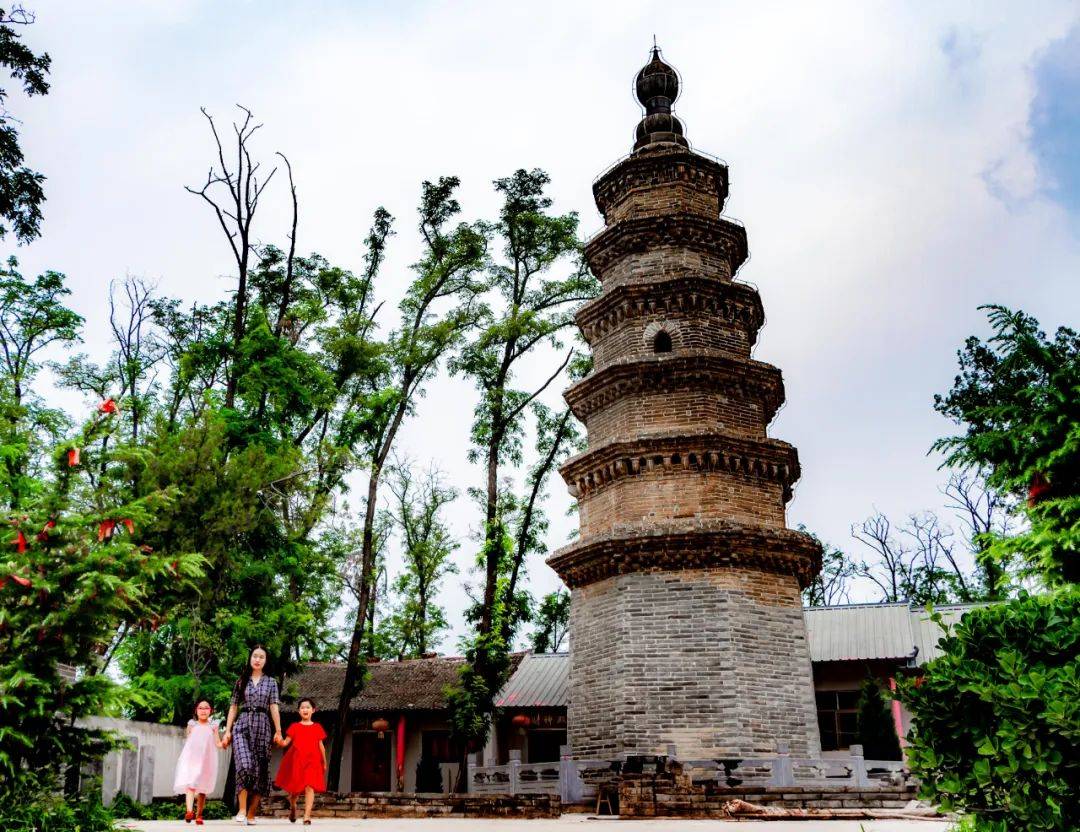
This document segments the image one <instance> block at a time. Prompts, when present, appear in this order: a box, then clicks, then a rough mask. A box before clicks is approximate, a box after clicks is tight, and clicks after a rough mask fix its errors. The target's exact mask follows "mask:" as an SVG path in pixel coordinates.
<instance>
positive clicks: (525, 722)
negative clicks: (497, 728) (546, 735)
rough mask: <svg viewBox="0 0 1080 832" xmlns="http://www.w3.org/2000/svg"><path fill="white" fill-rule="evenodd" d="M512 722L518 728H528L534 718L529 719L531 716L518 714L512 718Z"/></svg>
mask: <svg viewBox="0 0 1080 832" xmlns="http://www.w3.org/2000/svg"><path fill="white" fill-rule="evenodd" d="M510 722H512V723H513V724H514V725H516V726H517V727H518V728H528V727H529V725H530V724H531V723H532V720H531V719H529V717H527V716H526V715H525V714H518V715H517V716H515V717H514V718H513V719H511V720H510Z"/></svg>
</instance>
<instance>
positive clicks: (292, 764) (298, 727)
mask: <svg viewBox="0 0 1080 832" xmlns="http://www.w3.org/2000/svg"><path fill="white" fill-rule="evenodd" d="M285 735H286V736H288V737H291V738H292V742H291V743H290V744H289V747H288V748H287V749H285V756H284V757H283V758H282V760H281V767H280V768H278V773H277V777H276V778H274V785H275V786H277V787H278V788H279V789H282V790H284V791H286V792H288V793H289V794H300V793H301V792H302V791H304V789H306V788H307V787H308V786H310V787H311V788H313V789H314V790H315V791H317V792H325V791H326V771H325V770H324V769H323V755H322V752H321V751H320V750H319V742H321V741H322V740H325V739H326V731H324V730H323V727H322V726H321V725H320V724H319V723H317V722H312V723H311V724H310V725H304V723H302V722H294V723H293V724H292V725H290V726H289V730H288V731H286V732H285Z"/></svg>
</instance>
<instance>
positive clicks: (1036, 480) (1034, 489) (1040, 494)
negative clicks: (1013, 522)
mask: <svg viewBox="0 0 1080 832" xmlns="http://www.w3.org/2000/svg"><path fill="white" fill-rule="evenodd" d="M1049 493H1050V481H1049V480H1048V479H1047V478H1046V477H1044V476H1043V475H1042V474H1041V473H1039V472H1036V473H1035V476H1033V477H1032V478H1031V484H1030V485H1029V486H1028V498H1027V504H1028V506H1034V505H1035V504H1036V503H1038V502H1040V501H1041V500H1043V499H1045V498H1046V495H1047V494H1049Z"/></svg>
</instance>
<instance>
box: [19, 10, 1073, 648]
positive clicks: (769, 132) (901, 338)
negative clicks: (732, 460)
mask: <svg viewBox="0 0 1080 832" xmlns="http://www.w3.org/2000/svg"><path fill="white" fill-rule="evenodd" d="M26 5H27V6H28V7H29V8H31V9H32V10H34V11H36V13H37V22H36V24H35V25H34V26H33V27H31V28H29V29H27V30H25V32H24V37H25V39H26V41H27V43H28V44H30V45H31V46H32V47H33V48H35V49H36V50H42V49H44V50H46V51H48V52H49V54H50V55H51V56H52V58H53V70H52V74H51V81H52V85H53V87H52V92H51V93H50V94H49V95H48V96H47V97H44V98H37V99H32V100H29V101H28V100H26V99H24V98H22V97H20V96H18V95H13V96H12V98H11V100H10V101H9V107H10V108H11V109H12V111H13V112H14V114H15V115H16V116H18V117H19V118H20V119H21V120H22V121H23V125H22V135H23V142H24V149H25V151H26V155H27V158H28V163H29V164H30V165H31V166H32V167H34V168H35V169H37V170H40V171H42V172H43V173H45V174H46V175H47V176H48V181H47V182H46V193H47V197H48V202H47V203H46V205H45V207H44V210H45V224H44V229H43V235H42V238H41V239H40V240H39V241H37V242H34V243H33V244H31V245H30V246H26V247H19V248H16V247H15V245H14V242H13V240H11V239H10V238H9V239H8V240H5V241H4V242H3V244H0V245H2V247H3V248H6V249H7V251H5V252H4V255H5V256H7V255H8V254H10V253H14V254H16V256H17V257H18V258H19V260H20V263H21V265H22V271H23V273H24V274H30V275H32V274H37V273H38V272H40V271H42V270H44V269H55V270H58V271H61V272H64V273H65V274H66V275H67V276H68V280H69V283H70V286H71V287H72V289H73V290H74V294H73V298H72V304H73V306H74V307H75V308H76V309H77V310H78V311H79V312H80V313H82V314H83V315H84V316H86V318H87V321H88V323H87V330H86V335H85V344H84V345H83V349H84V350H85V351H86V352H87V353H88V354H90V355H91V356H92V357H96V358H99V359H100V358H104V357H105V356H106V355H107V353H108V351H109V349H110V345H109V341H108V333H107V331H106V315H105V314H104V309H105V304H106V301H107V296H108V285H109V282H110V281H111V280H114V279H117V278H122V277H124V276H125V275H128V274H130V275H137V276H141V277H144V278H146V279H149V280H151V281H153V282H155V283H156V284H157V285H158V287H159V291H160V292H161V293H163V294H166V295H171V296H176V297H181V298H183V299H184V300H186V301H189V302H190V301H194V300H200V301H210V300H214V299H217V298H219V297H221V296H223V295H224V294H225V293H226V292H228V291H229V290H230V289H231V288H232V287H233V285H234V282H233V281H234V277H233V268H234V267H233V264H232V262H231V255H230V253H229V250H228V248H227V245H226V242H225V240H224V238H223V237H222V235H221V232H220V230H219V229H218V228H217V227H216V224H215V221H214V219H213V217H212V216H211V214H209V213H208V211H207V208H206V206H205V205H204V204H201V203H200V201H199V200H198V199H197V198H196V197H194V196H192V195H190V194H188V193H186V192H185V190H184V185H201V184H202V182H203V181H204V179H205V176H206V171H207V169H208V167H209V164H210V161H211V154H212V150H213V146H212V144H211V139H210V135H209V133H208V131H207V126H206V123H205V121H204V119H203V117H202V116H201V115H200V112H199V108H200V107H205V108H206V109H207V110H208V111H209V112H210V113H211V114H213V115H214V116H215V117H216V118H217V120H218V122H219V124H223V125H224V124H227V123H228V122H229V121H230V120H231V118H232V117H233V116H234V115H235V114H236V112H237V111H236V109H235V105H236V104H237V103H240V104H243V105H244V106H246V107H248V108H250V109H251V110H253V111H254V112H255V114H256V116H257V118H258V119H259V120H260V121H261V122H262V123H263V124H264V127H263V128H262V129H261V130H260V131H259V133H258V138H257V141H256V143H255V150H256V152H257V153H259V154H260V155H262V156H263V158H265V159H266V160H267V164H270V163H271V160H272V158H273V154H274V152H275V151H282V152H284V153H286V154H287V155H288V157H289V159H290V160H291V162H292V166H293V170H294V174H295V177H296V183H297V188H298V191H299V197H300V202H301V209H300V211H301V214H300V227H299V248H300V250H301V251H305V252H308V251H317V252H319V253H321V254H323V255H325V256H326V257H328V258H329V259H330V260H331V261H332V262H334V263H336V264H339V265H343V266H346V267H351V268H354V269H359V268H360V267H361V265H362V255H363V249H362V241H363V237H364V234H365V232H366V230H367V228H368V226H369V224H370V219H371V215H372V212H373V211H374V210H375V208H376V206H378V205H385V206H386V207H387V208H388V209H389V210H390V212H391V213H392V214H393V215H394V216H395V217H396V218H397V224H396V229H397V235H396V236H395V237H394V238H393V239H392V241H391V246H390V251H389V256H388V259H387V262H386V265H385V267H384V271H383V276H382V281H383V285H382V290H381V291H382V297H383V298H384V299H385V300H387V301H388V302H389V303H390V304H393V303H396V301H397V300H398V298H399V297H400V294H401V290H402V288H403V287H404V286H405V283H406V281H407V279H408V276H409V271H408V266H409V264H410V263H411V262H413V261H414V259H415V256H416V254H417V252H418V251H419V243H418V239H417V234H416V232H415V206H416V201H417V197H418V195H419V192H420V183H421V182H422V181H423V180H425V179H433V178H435V177H438V176H441V175H451V174H452V175H456V176H459V177H460V178H461V180H462V187H461V190H460V199H461V202H462V205H463V207H464V215H465V217H466V218H468V219H472V218H480V217H490V216H491V215H492V214H493V213H494V211H495V210H496V207H497V199H496V197H495V195H494V193H493V191H492V188H491V182H492V180H494V179H495V178H497V177H501V176H506V175H509V174H510V173H512V172H513V171H514V170H515V169H516V168H519V167H525V168H533V167H540V168H543V169H544V170H546V171H547V172H548V173H549V174H550V176H551V178H552V185H551V190H550V193H551V195H552V196H553V198H554V200H555V206H554V207H555V209H556V210H558V211H560V212H563V211H576V212H578V213H579V215H580V217H581V226H582V231H583V233H585V234H589V235H591V234H593V233H595V232H597V231H599V230H600V228H601V227H602V223H601V219H600V216H599V214H598V212H597V211H596V208H595V205H594V204H593V202H592V196H591V184H592V181H593V179H594V178H595V177H596V176H597V175H598V174H600V173H601V172H602V171H603V170H605V169H606V168H607V167H608V166H609V165H611V164H612V163H613V162H615V161H616V160H618V159H619V158H621V157H623V156H624V155H626V154H627V153H628V152H629V151H630V149H631V145H632V141H633V138H632V136H633V128H634V126H635V125H636V123H637V120H638V118H639V117H640V111H639V108H638V106H637V103H636V101H635V100H634V99H633V96H632V92H631V88H632V81H633V78H634V75H635V73H636V72H637V70H638V69H639V68H640V67H641V66H642V65H643V64H644V63H645V61H646V60H647V57H648V51H649V48H650V47H651V45H652V42H653V36H654V35H655V37H656V38H657V41H658V43H659V45H660V46H661V48H662V49H663V52H664V56H665V58H666V59H667V60H668V61H669V62H670V63H672V64H673V65H674V66H675V67H676V68H677V69H678V70H679V72H680V74H681V76H682V79H683V94H682V96H681V98H680V99H679V101H678V103H677V105H676V112H677V114H678V115H679V116H680V117H681V118H682V120H683V122H684V124H685V125H686V129H687V136H688V138H689V140H690V142H691V143H692V145H693V146H694V147H695V148H696V149H698V150H701V151H703V152H706V153H709V154H713V155H716V156H718V157H720V158H722V159H723V160H725V161H726V162H727V164H728V165H729V168H730V179H731V197H730V199H729V201H728V205H727V208H726V211H725V213H726V214H727V215H728V216H730V217H732V218H735V219H737V220H739V221H741V222H743V223H744V224H745V225H746V228H747V232H748V237H749V244H750V252H751V258H750V260H749V261H748V262H747V264H746V265H745V266H744V267H743V268H742V270H741V271H740V272H739V275H738V278H739V279H740V280H743V281H746V282H748V283H751V284H753V285H754V286H756V287H757V288H758V289H759V291H760V293H761V297H762V300H763V303H764V306H765V311H766V316H767V323H766V326H765V328H764V330H763V331H762V334H761V337H760V340H759V343H758V346H757V348H756V351H755V358H757V359H759V360H762V361H767V362H769V363H772V364H776V365H777V366H779V367H780V368H781V369H782V370H783V373H784V380H785V385H786V389H787V404H786V405H785V407H784V408H783V410H782V411H781V413H780V414H779V416H778V417H777V419H776V420H775V422H774V423H773V425H772V427H771V429H770V434H771V435H772V436H775V437H778V438H782V439H784V440H787V441H789V442H791V443H793V444H794V445H796V446H797V447H798V449H799V454H800V459H801V462H802V468H803V477H802V480H801V482H800V483H799V484H798V486H797V488H796V492H795V498H794V500H793V501H792V502H791V504H790V505H789V507H788V522H789V525H792V526H794V525H796V524H799V523H804V524H806V526H807V527H809V528H810V529H811V530H813V531H815V532H816V533H817V534H819V535H820V536H821V537H822V538H824V539H825V540H827V541H829V542H831V543H833V544H836V545H839V546H841V547H844V548H847V549H850V550H851V551H853V552H857V551H858V547H859V544H857V543H856V542H855V541H853V540H852V539H851V534H850V527H851V525H852V524H853V523H857V522H860V521H861V520H862V519H864V518H865V517H867V516H868V515H870V514H872V513H874V512H875V511H882V512H885V513H886V514H889V515H890V516H894V517H897V518H902V517H903V516H904V515H906V514H908V513H910V512H916V511H921V510H925V509H940V508H941V506H942V504H943V502H944V500H943V497H942V495H941V493H940V487H941V486H942V484H943V483H944V481H945V479H946V475H945V473H943V472H942V471H940V470H938V466H939V464H940V459H939V458H937V457H935V456H934V455H929V454H928V450H929V448H930V445H931V444H932V443H933V441H934V440H935V439H936V438H937V437H939V436H942V435H943V434H947V433H949V432H951V431H952V430H953V428H952V426H951V425H950V424H949V423H948V422H947V421H945V420H944V419H943V418H942V417H941V416H939V415H938V414H936V413H935V412H934V410H933V408H932V401H933V396H934V394H935V393H938V392H945V391H946V390H947V389H948V388H949V386H950V385H951V382H952V378H953V376H954V374H955V371H956V350H957V349H958V348H959V347H960V346H961V345H962V343H963V340H964V339H965V338H966V337H967V336H968V335H971V334H978V335H982V336H985V335H986V333H987V325H986V321H985V315H984V313H983V312H980V311H979V309H978V307H979V305H981V304H987V303H1000V304H1005V305H1007V306H1011V307H1018V308H1022V309H1024V310H1025V311H1027V312H1028V313H1030V314H1033V315H1035V316H1036V317H1037V318H1038V319H1039V320H1040V321H1041V322H1042V324H1043V326H1044V328H1046V329H1047V330H1053V329H1054V328H1056V327H1057V326H1060V325H1072V326H1075V325H1077V324H1078V323H1080V314H1078V313H1080V7H1078V6H1077V5H1076V3H1075V2H1029V3H1025V4H1023V5H1022V6H1020V5H1018V4H1015V3H954V2H942V3H933V4H931V3H916V2H911V3H899V2H896V3H888V4H886V3H865V2H851V3H843V2H822V3H814V4H802V3H786V4H784V3H771V2H715V0H712V2H700V3H697V2H677V1H676V0H664V2H645V0H621V2H587V3H581V2H576V3H570V2H559V1H558V0H555V2H548V3H544V4H539V3H519V2H505V1H504V2H454V3H450V2H443V3H437V2H432V3H424V2H399V3H385V4H381V3H368V2H345V0H336V1H335V0H309V2H285V0H263V2H256V1H255V0H248V1H247V2H243V0H219V2H211V0H173V1H172V2H164V1H163V0H162V1H161V2H157V1H155V0H144V1H143V2H139V3H132V2H130V0H124V2H119V0H98V2H95V3H85V2H79V0H49V1H48V2H45V0H41V2H28V3H27V4H26ZM288 221H289V201H288V194H287V191H286V189H285V186H284V182H283V181H276V182H275V183H274V184H272V185H271V188H270V190H268V191H267V194H266V197H265V200H264V203H263V206H262V207H261V209H260V215H259V217H258V222H257V227H256V229H255V233H256V236H257V237H258V238H259V239H260V240H262V241H265V242H277V243H279V244H281V243H282V242H283V241H284V239H285V235H286V233H287V231H288ZM57 357H59V356H57ZM550 360H551V355H550V354H549V355H539V356H538V357H537V359H536V360H535V361H534V362H533V363H532V364H531V365H530V366H529V367H528V368H527V371H526V373H525V381H526V382H527V381H528V380H529V379H530V378H532V379H536V380H540V379H543V378H546V377H547V375H548V374H549V373H550V369H549V367H550ZM55 397H56V399H57V401H60V402H63V403H65V404H66V405H67V406H69V407H72V408H76V407H78V406H79V400H78V397H77V396H74V394H71V393H68V392H62V391H60V392H57V393H55ZM475 400H476V396H475V393H474V391H473V390H472V388H471V387H470V385H469V384H468V383H466V382H464V381H462V380H460V379H449V378H440V379H439V380H438V381H437V382H436V383H433V384H432V385H430V388H429V391H428V394H427V396H426V398H425V399H424V401H423V402H422V404H421V406H420V409H419V413H418V415H417V417H416V418H415V419H414V420H413V421H412V422H411V423H409V425H408V427H407V429H406V431H405V434H404V436H403V444H402V450H403V452H405V453H407V455H408V456H409V457H411V458H412V459H413V460H415V461H416V462H417V463H418V464H421V465H428V464H431V463H434V464H436V465H437V466H439V467H440V468H441V469H443V470H444V471H445V472H446V476H447V479H449V480H450V481H452V482H453V483H454V484H455V485H457V486H458V487H459V488H461V489H462V490H464V489H465V488H467V487H469V486H473V485H479V484H480V483H481V472H480V471H479V469H478V468H477V467H475V466H472V465H470V463H469V462H468V461H467V459H466V453H467V450H468V444H467V440H468V429H469V423H470V420H471V414H472V409H473V405H474V404H475ZM548 401H549V403H550V404H557V402H558V394H557V392H555V391H553V394H552V396H550V397H549V398H548ZM568 505H569V497H568V496H567V494H566V491H565V487H564V485H563V483H562V482H561V480H560V479H555V481H554V482H553V483H552V487H551V488H550V493H549V497H548V501H547V509H548V512H549V514H550V515H551V518H552V524H551V531H550V535H549V545H550V547H551V548H552V549H555V548H557V547H559V546H561V545H564V544H565V542H566V541H567V539H568V536H569V535H570V533H571V532H572V530H573V528H574V526H575V523H576V520H575V518H574V517H570V516H566V509H567V507H568ZM451 514H452V517H451V522H452V526H453V529H454V531H455V532H456V533H457V535H458V536H459V538H460V539H461V541H462V546H461V549H460V550H459V551H458V553H457V558H458V562H459V563H460V565H461V568H462V571H463V573H466V572H467V569H468V564H469V562H470V560H471V556H472V553H473V552H474V551H475V544H474V542H473V540H472V538H471V536H472V535H474V534H475V532H476V529H477V525H478V515H477V511H476V510H475V508H474V506H473V504H472V503H471V502H470V501H469V500H468V499H467V498H465V497H462V498H461V499H460V500H459V501H458V502H457V503H456V504H455V506H454V507H453V508H452V510H451ZM395 562H396V555H394V556H392V558H391V568H392V569H393V566H394V563H395ZM529 576H530V587H531V589H532V590H533V591H534V592H535V593H536V594H542V593H544V592H547V591H550V590H552V589H554V588H556V587H557V586H558V585H559V580H558V578H557V576H556V575H555V574H554V573H553V572H552V571H551V570H550V569H549V568H548V567H547V566H546V565H544V563H543V559H542V558H539V557H537V558H534V559H533V561H532V562H531V563H530V564H529ZM443 601H444V603H445V604H446V606H447V607H448V610H449V612H450V614H451V615H450V617H451V620H452V622H453V623H454V628H455V634H458V633H460V632H461V630H462V623H461V617H460V608H461V607H462V606H463V604H464V597H463V594H462V589H461V587H460V581H459V580H458V579H455V578H451V579H450V580H449V582H448V583H447V586H446V588H445V591H444V594H443ZM453 648H454V639H453V638H450V639H447V641H446V642H444V645H443V649H444V650H451V651H452V650H453Z"/></svg>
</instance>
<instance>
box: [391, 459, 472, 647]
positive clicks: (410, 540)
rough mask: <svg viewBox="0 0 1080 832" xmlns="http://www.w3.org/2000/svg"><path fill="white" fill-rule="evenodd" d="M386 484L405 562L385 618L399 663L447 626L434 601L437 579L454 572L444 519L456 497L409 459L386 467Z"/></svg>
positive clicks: (432, 642)
mask: <svg viewBox="0 0 1080 832" xmlns="http://www.w3.org/2000/svg"><path fill="white" fill-rule="evenodd" d="M387 486H388V488H389V489H390V492H391V494H392V495H393V504H392V507H391V509H390V516H391V518H392V520H393V523H394V526H395V528H396V530H397V532H398V535H399V536H400V538H401V543H402V548H403V549H404V564H403V568H402V571H401V572H400V574H398V575H397V577H396V578H395V579H394V582H393V590H394V596H395V597H396V598H397V603H396V605H395V607H394V609H393V610H392V611H391V612H390V614H389V615H388V616H387V617H385V618H384V619H383V629H384V641H385V643H386V647H387V648H388V652H389V653H390V654H391V655H393V656H395V657H397V658H398V659H403V658H406V657H416V656H422V655H423V654H424V653H426V652H428V650H431V649H432V648H433V647H435V646H437V644H438V642H439V640H440V638H441V636H442V634H443V633H444V632H446V630H447V629H448V628H449V624H448V623H447V621H446V610H445V609H444V608H443V607H442V606H440V605H439V604H438V603H437V601H436V599H437V597H438V592H439V585H440V583H441V581H442V580H443V579H444V578H445V577H446V576H447V575H453V574H456V573H457V567H456V566H455V565H454V562H453V561H452V560H451V557H452V556H453V553H454V551H455V550H456V549H457V548H458V543H457V541H456V540H454V539H453V536H452V535H451V533H450V529H449V528H448V527H447V525H446V522H445V520H444V519H443V517H442V515H443V513H444V510H445V509H446V507H447V506H449V505H450V504H451V503H453V502H454V500H456V499H457V496H458V493H457V491H456V490H455V489H453V488H450V487H449V486H447V485H446V483H445V482H444V480H443V477H442V475H441V473H440V472H439V471H438V470H437V469H435V468H432V469H429V470H428V471H426V472H423V473H421V474H420V475H417V474H416V473H415V472H414V471H413V470H412V466H411V465H410V463H409V462H408V460H405V461H398V462H396V463H394V464H393V465H392V466H390V468H389V477H388V478H387Z"/></svg>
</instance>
